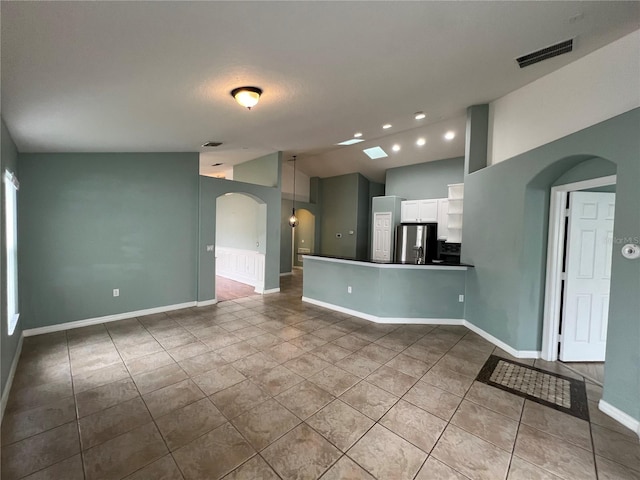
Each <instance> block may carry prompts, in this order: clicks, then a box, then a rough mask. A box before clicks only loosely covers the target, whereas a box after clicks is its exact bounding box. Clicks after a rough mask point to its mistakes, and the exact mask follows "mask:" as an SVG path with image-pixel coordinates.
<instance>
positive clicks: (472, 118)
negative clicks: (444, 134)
mask: <svg viewBox="0 0 640 480" xmlns="http://www.w3.org/2000/svg"><path fill="white" fill-rule="evenodd" d="M488 135H489V105H488V104H486V103H485V104H483V105H472V106H470V107H468V108H467V132H466V141H465V149H464V173H465V175H468V174H470V173H473V172H476V171H478V170H481V169H483V168H485V167H486V166H487V142H488Z"/></svg>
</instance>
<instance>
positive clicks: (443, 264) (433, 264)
mask: <svg viewBox="0 0 640 480" xmlns="http://www.w3.org/2000/svg"><path fill="white" fill-rule="evenodd" d="M304 256H306V257H319V258H332V259H335V260H349V261H351V262H361V263H373V264H379V265H415V266H416V267H421V266H425V267H438V266H441V267H471V268H473V265H470V264H468V263H460V262H457V263H456V262H440V261H437V260H436V261H433V262H427V263H421V264H413V263H398V262H378V261H374V260H367V259H362V258H353V257H338V256H335V255H320V254H315V253H314V254H308V255H304Z"/></svg>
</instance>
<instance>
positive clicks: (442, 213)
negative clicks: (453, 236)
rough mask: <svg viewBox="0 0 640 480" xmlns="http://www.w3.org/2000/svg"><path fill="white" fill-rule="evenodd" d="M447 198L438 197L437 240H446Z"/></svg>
mask: <svg viewBox="0 0 640 480" xmlns="http://www.w3.org/2000/svg"><path fill="white" fill-rule="evenodd" d="M448 225H449V199H448V198H439V199H438V240H446V239H447V237H448V236H449V226H448Z"/></svg>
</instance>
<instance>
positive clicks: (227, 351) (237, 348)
mask: <svg viewBox="0 0 640 480" xmlns="http://www.w3.org/2000/svg"><path fill="white" fill-rule="evenodd" d="M216 353H218V354H219V355H220V356H221V357H222V358H223V359H224V360H225V361H226V362H229V363H231V362H235V361H236V360H240V359H241V358H244V357H248V356H249V355H253V354H254V353H258V350H256V349H255V348H254V347H252V346H251V345H249V344H248V343H247V342H244V341H242V342H238V343H234V344H232V345H229V346H228V347H224V348H221V349H219V350H216Z"/></svg>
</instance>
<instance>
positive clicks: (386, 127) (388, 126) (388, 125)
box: [382, 123, 393, 130]
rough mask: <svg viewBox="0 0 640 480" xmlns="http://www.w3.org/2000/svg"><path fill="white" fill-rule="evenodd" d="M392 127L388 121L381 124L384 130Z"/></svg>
mask: <svg viewBox="0 0 640 480" xmlns="http://www.w3.org/2000/svg"><path fill="white" fill-rule="evenodd" d="M391 127H393V125H391V124H390V123H385V124H384V125H382V128H384V129H385V130H387V129H389V128H391Z"/></svg>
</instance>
